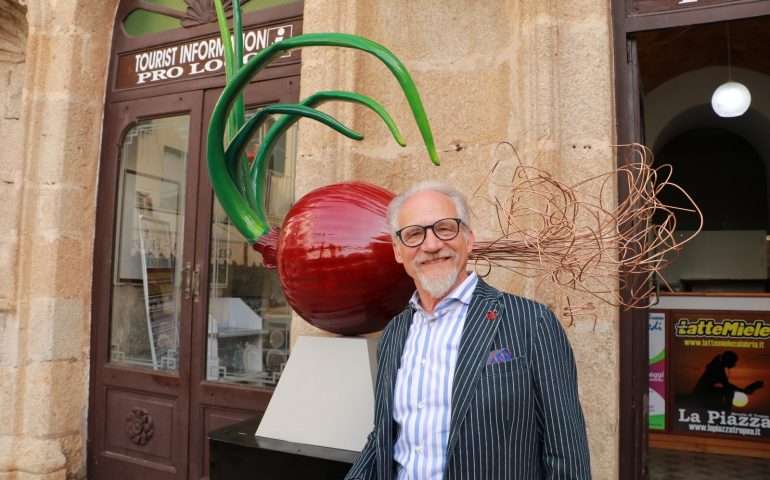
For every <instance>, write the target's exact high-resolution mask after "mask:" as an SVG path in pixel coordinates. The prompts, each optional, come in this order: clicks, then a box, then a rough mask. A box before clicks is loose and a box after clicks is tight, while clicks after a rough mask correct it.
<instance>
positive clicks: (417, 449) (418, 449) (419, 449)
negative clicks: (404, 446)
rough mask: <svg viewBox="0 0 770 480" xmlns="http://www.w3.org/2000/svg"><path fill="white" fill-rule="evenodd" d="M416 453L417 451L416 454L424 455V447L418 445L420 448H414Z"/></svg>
mask: <svg viewBox="0 0 770 480" xmlns="http://www.w3.org/2000/svg"><path fill="white" fill-rule="evenodd" d="M414 451H415V453H417V454H420V453H422V447H421V446H419V445H418V446H416V447H414Z"/></svg>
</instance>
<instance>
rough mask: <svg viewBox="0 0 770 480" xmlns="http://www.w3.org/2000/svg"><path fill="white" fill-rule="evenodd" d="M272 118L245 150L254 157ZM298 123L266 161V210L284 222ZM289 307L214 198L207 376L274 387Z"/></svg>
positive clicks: (283, 356) (274, 278)
mask: <svg viewBox="0 0 770 480" xmlns="http://www.w3.org/2000/svg"><path fill="white" fill-rule="evenodd" d="M272 123H273V122H272V120H270V121H268V122H266V125H264V126H263V127H262V128H261V130H260V131H259V132H258V134H257V135H255V140H253V141H252V143H251V144H250V145H249V147H248V148H247V156H248V158H249V160H250V161H253V158H254V155H255V153H256V151H257V149H258V146H259V142H261V140H262V138H263V137H264V135H265V133H266V132H267V130H268V129H269V128H270V126H271V125H272ZM296 138H297V130H296V125H295V126H293V127H292V128H291V129H290V130H289V131H288V132H286V135H285V136H284V137H283V138H282V139H281V140H280V141H279V143H278V145H276V148H275V149H274V150H273V153H272V155H271V157H270V159H269V161H268V172H267V173H268V174H267V177H266V183H267V184H266V185H265V208H266V210H267V214H268V218H269V220H270V223H271V225H273V226H280V225H281V224H282V223H283V219H284V217H285V216H286V214H287V213H288V211H289V209H290V208H291V206H292V205H293V203H294V159H295V155H296ZM290 319H291V310H290V309H289V306H288V304H287V302H286V299H285V298H284V296H283V292H282V291H281V286H280V283H279V281H278V274H277V271H276V270H275V269H268V268H265V267H264V266H263V262H262V255H261V254H259V253H258V252H256V251H255V250H254V249H252V248H251V246H250V245H249V244H248V243H247V242H246V241H244V240H243V237H242V236H241V235H240V234H239V233H238V231H237V230H235V228H234V227H233V226H232V224H231V223H230V220H229V218H228V217H227V215H226V214H225V213H224V211H223V210H222V207H221V206H220V204H219V201H218V200H217V199H216V198H214V201H213V212H212V222H211V252H210V264H209V310H208V341H207V355H206V379H207V380H214V381H221V382H229V383H238V384H245V385H252V386H258V387H275V386H276V385H277V383H278V379H279V378H280V376H281V372H282V371H283V368H284V366H285V365H286V360H287V359H288V356H289V348H288V347H289V326H290V324H289V322H290Z"/></svg>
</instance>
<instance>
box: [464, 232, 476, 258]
mask: <svg viewBox="0 0 770 480" xmlns="http://www.w3.org/2000/svg"><path fill="white" fill-rule="evenodd" d="M467 232H468V233H467V235H466V237H465V238H466V239H467V242H466V243H467V244H468V254H470V253H471V251H472V250H473V243H474V242H475V241H476V234H475V233H474V231H473V230H471V229H470V228H469V229H468V230H467Z"/></svg>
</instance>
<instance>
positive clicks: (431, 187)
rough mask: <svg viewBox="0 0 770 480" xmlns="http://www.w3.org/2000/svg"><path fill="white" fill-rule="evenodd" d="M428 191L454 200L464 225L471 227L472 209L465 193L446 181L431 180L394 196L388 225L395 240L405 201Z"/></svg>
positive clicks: (389, 211)
mask: <svg viewBox="0 0 770 480" xmlns="http://www.w3.org/2000/svg"><path fill="white" fill-rule="evenodd" d="M426 191H429V192H438V193H443V194H444V195H446V196H447V197H449V198H450V199H451V200H452V202H454V204H455V207H456V208H457V215H458V217H460V220H461V221H462V223H463V225H465V226H466V227H468V229H469V230H470V229H471V217H470V213H469V212H470V209H469V208H468V199H467V198H465V195H463V194H462V193H460V192H459V191H458V190H456V189H455V188H454V187H451V186H449V185H447V184H445V183H441V182H432V181H429V182H422V183H418V184H417V185H414V186H412V188H410V189H409V190H407V191H405V192H404V193H402V194H401V195H399V196H397V197H396V198H394V199H393V200H392V201H391V202H390V205H388V214H387V215H388V217H387V218H388V225H390V235H391V236H392V237H393V239H394V240H395V238H396V230H398V214H399V213H400V212H401V207H402V206H403V205H404V202H406V201H407V200H408V199H409V198H411V197H412V196H413V195H414V194H416V193H419V192H426Z"/></svg>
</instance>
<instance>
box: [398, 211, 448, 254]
mask: <svg viewBox="0 0 770 480" xmlns="http://www.w3.org/2000/svg"><path fill="white" fill-rule="evenodd" d="M461 223H462V220H460V219H459V218H442V219H441V220H439V221H437V222H436V223H434V224H433V225H409V226H408V227H404V228H402V229H401V230H398V231H396V236H397V237H398V238H399V239H400V240H401V243H403V244H404V246H407V247H410V248H415V247H419V246H420V245H422V243H423V242H424V241H425V236H426V235H427V234H428V230H433V235H435V236H436V238H438V239H439V240H444V241H449V240H452V239H453V238H455V237H456V236H457V234H458V233H460V224H461Z"/></svg>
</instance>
